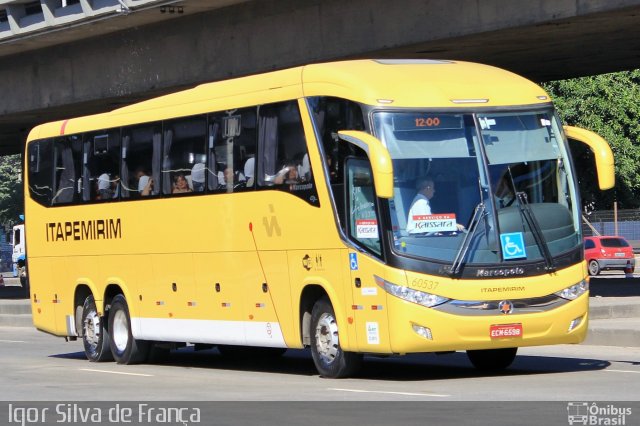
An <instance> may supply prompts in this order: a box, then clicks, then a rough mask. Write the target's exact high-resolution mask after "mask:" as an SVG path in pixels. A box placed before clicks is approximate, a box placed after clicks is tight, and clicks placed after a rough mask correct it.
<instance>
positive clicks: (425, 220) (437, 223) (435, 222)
mask: <svg viewBox="0 0 640 426" xmlns="http://www.w3.org/2000/svg"><path fill="white" fill-rule="evenodd" d="M412 219H413V223H414V224H415V228H414V230H413V231H410V232H414V233H416V232H450V231H457V227H456V215H455V214H454V213H442V214H425V215H414V216H413V217H412Z"/></svg>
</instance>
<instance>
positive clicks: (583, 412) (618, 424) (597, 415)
mask: <svg viewBox="0 0 640 426" xmlns="http://www.w3.org/2000/svg"><path fill="white" fill-rule="evenodd" d="M631 414H632V412H631V408H629V407H619V406H616V405H614V404H606V405H602V403H600V405H598V404H596V403H595V402H593V403H591V404H589V403H588V402H569V403H568V404H567V421H568V422H569V424H570V425H574V424H580V425H589V426H590V425H602V426H625V425H627V424H630V423H628V421H630V416H631Z"/></svg>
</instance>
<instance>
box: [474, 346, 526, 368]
mask: <svg viewBox="0 0 640 426" xmlns="http://www.w3.org/2000/svg"><path fill="white" fill-rule="evenodd" d="M517 352H518V348H505V349H484V350H473V351H472V350H469V351H467V356H468V357H469V361H471V363H472V364H473V366H474V367H476V368H477V369H478V370H482V371H500V370H504V369H505V368H507V367H509V366H510V365H511V363H513V360H514V359H515V358H516V353H517Z"/></svg>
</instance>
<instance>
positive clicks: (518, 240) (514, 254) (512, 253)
mask: <svg viewBox="0 0 640 426" xmlns="http://www.w3.org/2000/svg"><path fill="white" fill-rule="evenodd" d="M500 243H501V244H502V258H503V259H504V260H509V259H522V258H526V257H527V251H526V250H525V247H524V235H523V234H522V232H511V233H509V234H500Z"/></svg>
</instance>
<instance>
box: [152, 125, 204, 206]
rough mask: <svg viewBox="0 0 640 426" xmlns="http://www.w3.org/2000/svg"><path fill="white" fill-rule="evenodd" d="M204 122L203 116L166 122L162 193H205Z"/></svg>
mask: <svg viewBox="0 0 640 426" xmlns="http://www.w3.org/2000/svg"><path fill="white" fill-rule="evenodd" d="M206 136H207V121H206V118H205V117H204V116H202V117H191V118H187V119H180V120H174V121H170V122H165V124H164V139H163V146H162V151H163V155H162V193H163V194H183V193H190V192H194V190H195V191H196V192H202V191H204V177H205V174H204V164H205V163H206V153H205V143H206Z"/></svg>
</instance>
